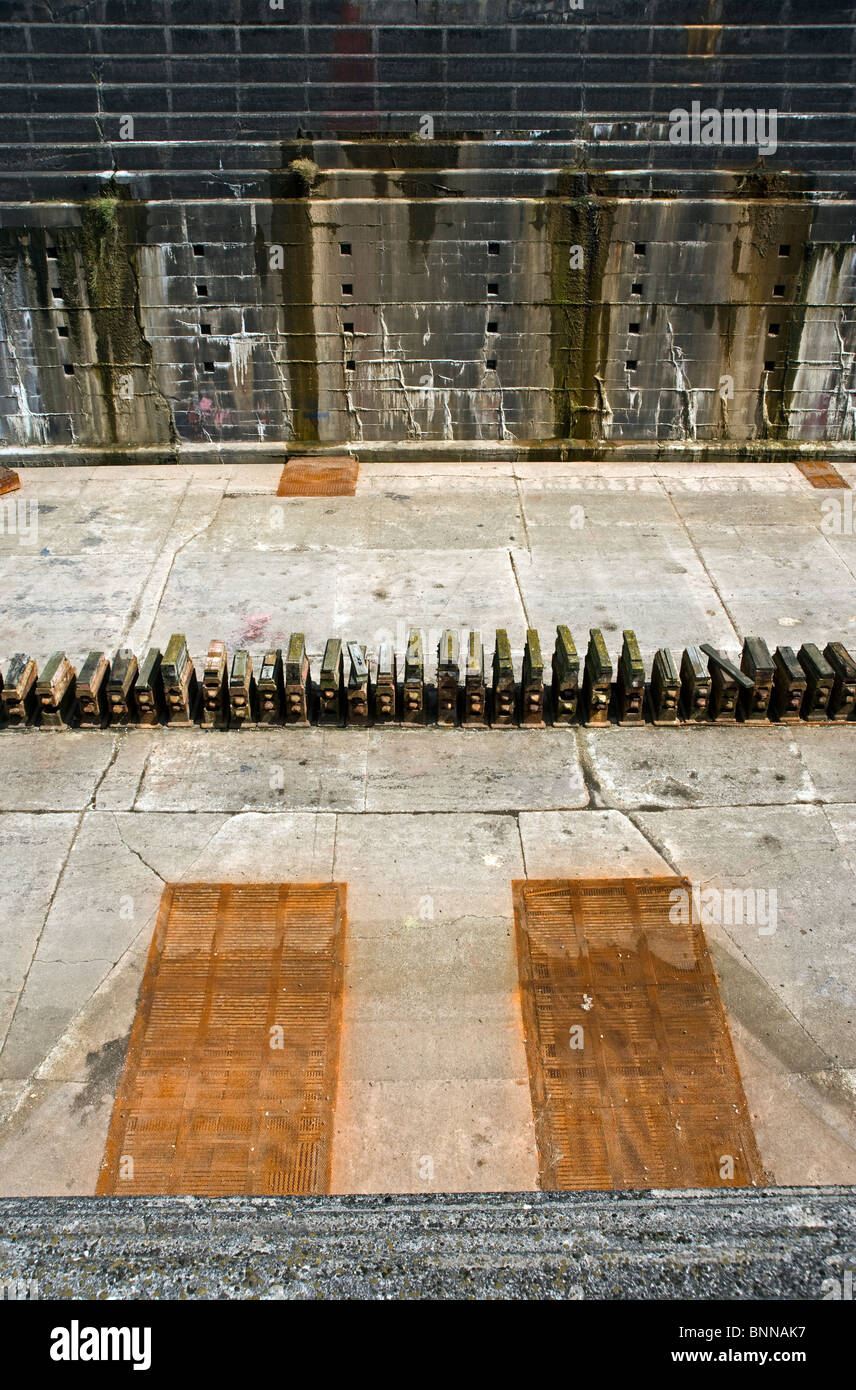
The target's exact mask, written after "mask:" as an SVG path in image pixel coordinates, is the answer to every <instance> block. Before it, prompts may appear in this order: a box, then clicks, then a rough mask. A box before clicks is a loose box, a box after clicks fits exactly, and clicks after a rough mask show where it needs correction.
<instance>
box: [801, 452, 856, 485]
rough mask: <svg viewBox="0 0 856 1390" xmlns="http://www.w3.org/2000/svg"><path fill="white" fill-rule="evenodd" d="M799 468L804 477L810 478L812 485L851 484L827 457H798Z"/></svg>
mask: <svg viewBox="0 0 856 1390" xmlns="http://www.w3.org/2000/svg"><path fill="white" fill-rule="evenodd" d="M796 464H797V468H798V469H799V470H800V472H801V473H802V475H803V477H804V478H808V480H809V482H810V483H811V485H812V487H822V488H833V487H834V488H842V487H843V488H847V489H848V490H849V488H850V484H849V483H848V482H847V480H846V479H845V478H842V476H841V474H840V473H839V472H838V469H837V468H833V466H832V464H831V463H827V462H826V460H825V459H797V461H796Z"/></svg>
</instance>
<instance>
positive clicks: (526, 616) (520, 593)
mask: <svg viewBox="0 0 856 1390" xmlns="http://www.w3.org/2000/svg"><path fill="white" fill-rule="evenodd" d="M530 553H531V552H530ZM508 558H509V560H510V562H511V573H512V575H513V577H514V584H515V588H516V589H517V597H518V598H519V600H520V607H521V608H522V609H523V617H524V619H525V620H526V626H527V628H530V627H531V626H532V624H531V623H530V621H529V612H528V610H527V608H526V600H525V598H524V597H523V589H522V587H521V584H520V575H519V574H518V573H517V565H516V564H515V561H514V551H513V550H509V552H508Z"/></svg>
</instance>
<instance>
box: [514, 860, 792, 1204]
mask: <svg viewBox="0 0 856 1390" xmlns="http://www.w3.org/2000/svg"><path fill="white" fill-rule="evenodd" d="M512 886H513V892H514V914H515V920H516V924H517V952H518V962H519V969H520V983H521V997H522V1006H523V1025H524V1031H525V1034H526V1054H527V1058H528V1063H529V1081H530V1086H531V1091H532V1108H533V1111H534V1115H535V1127H536V1135H537V1140H538V1151H539V1159H540V1184H541V1186H542V1187H545V1188H559V1189H562V1190H568V1189H572V1188H621V1187H625V1188H627V1187H635V1188H646V1187H723V1186H747V1185H754V1184H756V1183H760V1182H763V1181H764V1179H765V1175H764V1171H763V1169H762V1167H761V1160H760V1157H759V1154H758V1150H757V1147H756V1144H755V1136H754V1134H753V1132H752V1125H751V1122H750V1119H749V1113H748V1109H747V1105H746V1098H745V1096H744V1094H743V1087H742V1084H741V1081H740V1074H739V1072H738V1070H737V1063H736V1061H735V1058H734V1050H733V1048H732V1045H731V1037H730V1035H729V1032H728V1025H727V1023H726V1020H725V1013H724V1011H723V1008H722V1003H721V1001H720V998H719V990H718V988H717V983H716V976H715V975H714V972H713V967H712V965H711V962H710V957H709V955H708V951H707V946H706V943H705V940H704V936H703V934H702V931H701V927H700V926H696V925H693V924H689V925H681V924H680V923H673V922H672V921H670V918H669V913H670V911H672V910H673V908H675V906H676V900H675V899H674V898H671V897H670V894H672V893H673V891H674V890H675V889H681V890H684V891H685V892H686V893H687V894H690V885H689V884H688V883H687V881H686V880H684V879H680V878H644V879H578V880H562V879H559V880H543V881H538V880H529V881H518V882H515V883H514V884H513V885H512ZM689 901H690V904H691V902H692V899H691V896H690V899H689ZM686 915H691V907H690V909H688V912H687V914H686ZM729 1160H730V1162H729ZM732 1169H733V1171H732Z"/></svg>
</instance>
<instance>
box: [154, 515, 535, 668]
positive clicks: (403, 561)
mask: <svg viewBox="0 0 856 1390" xmlns="http://www.w3.org/2000/svg"><path fill="white" fill-rule="evenodd" d="M207 553H208V552H207V550H206V549H205V547H204V545H203V544H202V543H201V542H200V541H195V542H193V543H191V544H189V545H187V546H186V547H185V549H183V550H182V551H181V553H180V554H178V555H177V556H176V559H175V563H174V565H173V566H172V569H171V572H170V576H169V581H168V583H167V585H166V589H165V591H164V594H163V598H162V600H161V606H160V610H159V614H158V621H157V636H158V640H160V638H161V636H163V640H164V641H166V638H167V637H168V635H169V632H170V631H174V630H176V629H178V630H180V631H183V632H186V634H187V640H188V643H189V645H190V649H191V653H192V654H193V655H194V656H202V655H204V653H205V651H206V650H207V648H208V643H209V641H210V640H211V638H212V636H214V635H215V634H216V635H219V636H220V637H221V639H222V640H223V641H225V642H226V643H227V645H228V646H229V649H230V650H235V649H236V648H238V647H246V646H249V647H252V648H253V649H254V650H256V651H261V650H263V649H264V648H265V647H266V646H280V647H282V646H285V645H286V644H287V641H288V637H289V634H290V633H291V632H292V631H294V630H298V631H301V632H304V633H305V634H306V638H307V644H308V646H309V649H310V651H311V652H312V653H314V654H316V655H317V653H319V652H320V651H321V650H323V645H324V642H325V641H326V639H327V637H329V636H332V635H334V634H338V633H340V634H341V635H342V636H343V637H344V638H345V639H346V640H351V641H353V640H356V639H359V640H360V641H362V642H368V643H371V644H377V643H378V642H380V641H383V640H388V641H396V638H397V634H399V633H401V634H402V636H401V639H400V640H401V642H402V643H403V642H405V641H406V629H407V627H408V626H409V625H410V624H411V623H418V624H419V625H420V626H421V627H422V629H423V630H424V631H426V632H427V631H428V630H431V629H437V630H438V635H439V631H441V630H442V629H443V628H444V627H450V626H451V627H459V626H460V625H461V623H462V621H464V622H466V620H467V619H468V617H469V616H470V615H471V614H477V615H478V618H479V621H480V623H481V624H482V626H483V628H484V629H485V630H486V631H487V630H491V629H493V628H495V627H508V626H512V627H513V626H515V625H517V626H518V627H519V628H520V629H522V628H524V627H525V619H524V615H523V610H522V608H521V606H520V602H519V598H518V595H517V589H516V585H515V581H514V576H513V571H512V568H511V563H510V559H509V556H508V554H507V553H506V552H498V551H492V550H485V551H478V550H472V551H458V550H455V551H451V550H450V551H424V552H420V554H419V559H418V561H417V562H416V563H414V559H413V556H412V554H409V553H407V552H404V551H374V550H364V551H357V550H348V551H337V552H336V556H335V563H334V564H333V563H331V565H330V567H329V580H328V581H326V582H323V583H322V582H320V574H319V558H318V555H317V553H315V552H313V551H310V550H299V551H298V550H293V551H290V552H289V553H288V562H287V564H285V563H283V558H282V556H279V555H277V554H276V552H271V553H267V554H266V553H264V552H258V553H257V552H254V551H248V552H244V554H243V555H242V557H241V561H240V563H230V564H228V565H224V564H223V563H222V562H221V561H218V562H217V563H214V562H213V560H212V562H211V563H210V564H208V563H206V556H207Z"/></svg>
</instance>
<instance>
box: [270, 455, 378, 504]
mask: <svg viewBox="0 0 856 1390" xmlns="http://www.w3.org/2000/svg"><path fill="white" fill-rule="evenodd" d="M358 472H359V466H358V464H357V460H356V459H352V458H350V457H349V456H348V455H342V456H341V457H336V458H317V459H316V458H304V457H297V458H291V459H289V460H288V462H287V463H286V465H285V467H284V468H283V470H282V477H281V478H280V480H279V487H278V488H277V490H276V495H277V497H353V496H354V494H355V493H356V490H357V474H358Z"/></svg>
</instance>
